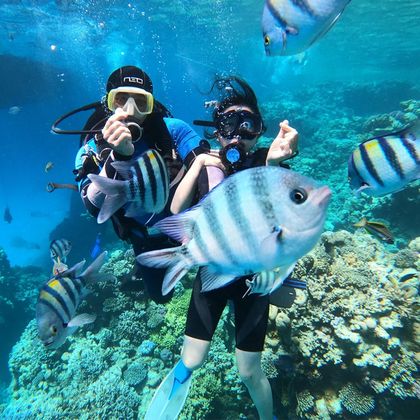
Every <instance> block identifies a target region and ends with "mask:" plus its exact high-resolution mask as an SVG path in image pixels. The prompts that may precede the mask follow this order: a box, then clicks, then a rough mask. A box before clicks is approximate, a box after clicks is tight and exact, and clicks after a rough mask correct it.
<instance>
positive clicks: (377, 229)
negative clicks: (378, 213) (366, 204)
mask: <svg viewBox="0 0 420 420" xmlns="http://www.w3.org/2000/svg"><path fill="white" fill-rule="evenodd" d="M353 226H354V227H357V228H364V229H365V230H366V231H367V232H369V233H370V234H371V235H374V236H376V237H377V238H379V239H381V240H382V241H384V242H386V243H387V244H393V243H394V238H393V236H392V233H391V232H390V231H389V229H388V227H387V226H386V225H385V224H384V223H381V222H373V221H368V220H367V219H366V217H363V218H362V220H360V221H359V222H357V223H355V224H354V225H353Z"/></svg>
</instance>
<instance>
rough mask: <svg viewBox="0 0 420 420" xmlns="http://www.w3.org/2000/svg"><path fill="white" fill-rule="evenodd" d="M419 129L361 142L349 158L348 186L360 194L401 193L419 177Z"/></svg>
mask: <svg viewBox="0 0 420 420" xmlns="http://www.w3.org/2000/svg"><path fill="white" fill-rule="evenodd" d="M419 128H420V123H419V122H417V123H416V124H415V125H414V126H413V127H410V128H408V129H405V130H403V131H401V132H398V133H394V134H389V135H386V136H382V137H375V138H372V139H369V140H366V141H365V142H363V143H361V144H360V145H359V146H358V147H357V148H356V149H355V150H354V151H353V153H352V154H351V155H350V158H349V161H348V177H349V182H350V187H351V188H352V190H354V191H355V192H356V194H359V193H360V192H362V191H363V192H364V193H365V194H368V195H371V196H381V195H385V194H390V193H393V192H396V191H399V190H402V189H403V188H404V187H405V186H406V185H407V184H408V183H410V182H411V181H414V180H416V179H419V178H420V160H419V159H420V151H419V145H420V143H419V138H418V135H419Z"/></svg>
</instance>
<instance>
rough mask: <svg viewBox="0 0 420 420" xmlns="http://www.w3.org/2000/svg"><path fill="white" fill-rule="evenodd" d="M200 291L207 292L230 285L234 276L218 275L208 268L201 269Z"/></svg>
mask: <svg viewBox="0 0 420 420" xmlns="http://www.w3.org/2000/svg"><path fill="white" fill-rule="evenodd" d="M199 274H200V279H201V291H202V292H209V291H210V290H214V289H219V288H220V287H224V286H227V285H228V284H229V283H232V282H233V281H234V280H235V278H236V276H234V275H232V274H219V273H215V272H213V271H211V268H209V267H207V266H206V267H202V268H201V270H200V272H199Z"/></svg>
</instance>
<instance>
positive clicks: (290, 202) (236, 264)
mask: <svg viewBox="0 0 420 420" xmlns="http://www.w3.org/2000/svg"><path fill="white" fill-rule="evenodd" d="M330 196H331V191H330V190H329V188H328V187H326V186H317V184H316V183H315V181H314V180H312V179H310V178H307V177H305V176H303V175H300V174H298V173H296V172H293V171H290V170H287V169H284V168H279V167H273V166H265V167H258V168H251V169H247V170H244V171H241V172H238V173H236V174H234V175H232V176H230V177H228V178H227V179H225V180H224V181H223V182H222V183H221V184H219V185H218V186H216V187H215V188H214V189H213V190H211V192H210V193H209V194H208V195H206V196H205V197H204V198H203V199H202V200H201V201H200V203H199V204H198V205H196V206H195V207H193V208H192V209H190V210H187V211H185V212H183V213H180V214H177V215H175V216H171V217H168V218H166V219H163V220H161V221H160V222H158V223H157V224H156V227H158V228H159V229H160V230H161V231H162V232H163V233H165V234H167V235H169V236H170V237H172V238H174V239H176V240H178V241H179V242H181V243H182V245H181V246H179V247H176V248H168V249H163V250H157V251H150V252H146V253H143V254H140V255H139V256H138V257H137V261H138V262H139V263H141V264H144V265H147V266H151V267H169V268H168V270H167V272H166V275H165V278H164V281H163V286H162V292H163V294H164V295H166V294H167V293H169V292H170V291H171V290H172V289H173V287H174V286H175V284H176V283H177V282H178V281H179V280H180V279H181V278H182V277H183V276H184V275H185V274H186V273H187V272H188V270H189V269H190V268H192V267H194V266H202V267H203V268H202V270H201V281H202V291H209V290H213V289H217V288H219V287H223V286H225V285H227V284H228V283H230V282H232V281H234V280H235V278H236V277H239V276H243V275H249V274H252V273H258V272H261V271H264V270H271V269H273V268H275V267H279V271H281V272H282V276H283V278H286V277H287V276H288V275H289V274H290V272H291V271H292V269H293V267H294V264H295V263H296V261H297V260H298V259H299V258H301V257H302V256H304V255H305V254H306V253H307V252H309V251H310V250H311V249H312V248H313V246H314V245H315V244H316V242H317V241H318V239H319V237H320V235H321V232H322V229H323V224H324V220H325V216H326V209H327V206H328V203H329V199H330Z"/></svg>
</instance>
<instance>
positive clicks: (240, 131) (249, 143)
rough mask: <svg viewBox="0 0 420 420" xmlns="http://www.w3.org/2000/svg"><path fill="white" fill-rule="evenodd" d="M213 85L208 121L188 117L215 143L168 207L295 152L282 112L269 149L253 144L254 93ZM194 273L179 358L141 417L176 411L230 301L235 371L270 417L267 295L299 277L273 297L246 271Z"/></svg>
mask: <svg viewBox="0 0 420 420" xmlns="http://www.w3.org/2000/svg"><path fill="white" fill-rule="evenodd" d="M215 88H216V89H217V90H218V93H219V96H220V100H214V101H209V102H208V103H207V104H210V105H211V106H214V111H213V115H212V121H194V124H197V125H201V126H207V127H213V129H214V131H213V132H206V134H205V136H206V138H208V139H215V140H216V141H217V142H218V143H219V144H220V146H221V148H220V150H219V151H213V150H210V151H209V152H208V153H203V154H199V155H197V156H196V157H195V159H194V161H193V162H192V164H191V166H190V167H189V169H188V172H187V173H186V175H185V176H184V178H183V179H182V181H181V182H180V183H179V185H178V187H177V189H176V191H175V194H174V197H173V200H172V203H171V211H172V213H174V214H177V213H179V212H181V211H183V210H185V209H187V208H189V207H191V206H192V205H194V204H196V203H197V202H198V201H199V200H200V199H201V198H202V197H203V196H204V195H205V194H207V193H208V191H210V190H211V189H212V188H214V187H215V186H216V185H217V184H218V183H220V182H221V181H222V180H223V179H224V178H225V177H226V176H229V175H230V174H232V173H234V172H236V171H240V170H244V169H247V168H251V167H255V166H264V165H281V166H285V167H288V166H287V165H285V164H284V163H282V162H284V161H285V160H286V159H290V158H291V157H293V156H295V155H296V153H297V141H298V133H297V131H296V130H295V129H294V128H292V127H290V126H289V124H288V121H286V120H285V121H283V122H281V123H280V131H279V134H278V135H277V137H276V138H275V139H274V140H273V142H272V143H271V146H270V148H269V149H268V148H260V149H256V150H254V146H255V145H256V143H257V140H258V138H259V137H260V136H261V135H262V134H263V133H264V131H265V127H264V123H263V119H262V116H261V113H260V111H259V108H258V102H257V98H256V96H255V93H254V92H253V90H252V89H251V87H250V86H249V85H248V84H247V83H246V82H245V81H244V80H242V79H240V78H238V77H236V76H230V77H226V78H218V79H216V81H215V83H214V84H213V87H212V89H211V92H212V91H213V90H215ZM200 273H201V268H200V269H199V271H198V274H197V277H196V278H195V280H194V284H193V291H192V296H191V300H190V304H189V309H188V315H187V321H186V328H185V335H184V344H183V348H182V352H181V359H180V360H179V362H178V363H177V364H176V365H175V367H174V368H173V369H172V370H171V371H170V373H169V374H168V376H167V377H166V378H165V379H164V380H163V382H162V384H161V385H160V387H159V388H158V390H157V391H156V393H155V395H154V397H153V400H152V402H151V404H150V406H149V408H148V411H147V414H146V419H150V420H151V419H153V418H167V419H175V418H177V416H178V415H179V413H180V411H181V410H182V407H183V405H184V403H185V400H186V398H187V395H188V391H189V387H190V383H191V374H192V372H193V371H194V370H196V369H198V368H199V367H201V366H202V365H203V363H204V361H205V359H206V357H207V354H208V352H209V349H210V342H211V339H212V337H213V334H214V332H215V330H216V327H217V324H218V322H219V320H220V317H221V315H222V312H223V310H224V308H225V307H226V305H227V303H228V302H229V301H230V302H232V303H233V305H232V306H233V312H234V316H235V339H236V360H237V365H238V369H239V373H240V376H241V378H242V380H243V382H244V383H245V385H246V387H247V388H248V390H249V393H250V395H251V398H252V400H253V401H254V404H255V406H256V408H257V411H258V414H259V417H260V418H261V419H263V420H267V419H270V420H271V419H273V399H272V393H271V387H270V384H269V382H268V379H267V377H266V375H265V374H264V373H263V371H262V369H261V355H262V350H263V347H264V341H265V335H266V330H267V324H268V313H269V303H273V304H277V305H278V306H290V305H291V302H285V298H284V297H285V296H286V300H287V299H289V297H288V296H290V294H289V291H290V289H291V287H299V288H304V287H305V283H304V282H302V281H299V280H293V281H290V284H289V285H288V286H289V287H287V286H286V287H281V288H279V291H281V293H280V295H279V296H277V297H276V298H275V299H273V298H272V296H269V295H260V294H247V289H248V286H247V285H246V279H249V278H251V277H252V276H245V277H241V278H240V279H237V280H236V281H235V282H232V283H230V284H228V285H227V286H225V287H223V288H220V289H216V290H212V291H209V292H201V280H200ZM285 284H287V280H285ZM287 289H289V290H287ZM294 296H295V295H294V294H292V297H293V298H294ZM271 299H273V300H271ZM276 299H278V301H277V302H276ZM232 306H230V308H232Z"/></svg>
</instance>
